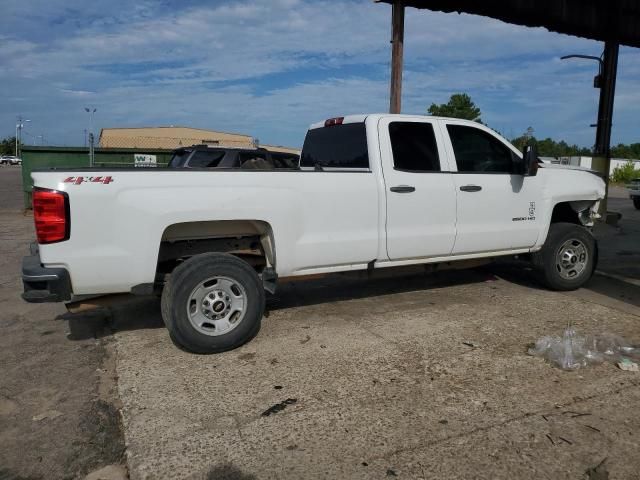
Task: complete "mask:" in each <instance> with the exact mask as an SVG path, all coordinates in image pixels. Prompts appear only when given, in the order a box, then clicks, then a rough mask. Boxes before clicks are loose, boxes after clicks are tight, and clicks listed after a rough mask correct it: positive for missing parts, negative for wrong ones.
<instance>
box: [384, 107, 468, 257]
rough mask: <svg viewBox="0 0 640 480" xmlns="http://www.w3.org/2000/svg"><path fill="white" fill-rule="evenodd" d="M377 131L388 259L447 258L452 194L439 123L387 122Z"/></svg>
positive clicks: (418, 119) (452, 215) (453, 211)
mask: <svg viewBox="0 0 640 480" xmlns="http://www.w3.org/2000/svg"><path fill="white" fill-rule="evenodd" d="M379 131H380V148H381V158H382V167H383V176H384V183H385V191H386V197H387V223H386V233H387V254H388V256H389V259H391V260H403V259H414V258H427V257H440V256H447V255H450V254H451V249H452V248H453V243H454V240H455V235H456V226H455V225H456V194H455V190H454V186H453V178H452V177H453V175H452V174H451V172H450V171H449V170H450V168H449V165H448V163H447V158H446V155H444V151H445V150H444V142H443V138H442V134H441V132H440V126H439V125H438V122H437V121H435V120H431V119H425V118H424V117H415V118H414V117H402V119H393V118H386V119H383V120H381V121H380V125H379Z"/></svg>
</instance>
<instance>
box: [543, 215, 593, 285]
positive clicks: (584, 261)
mask: <svg viewBox="0 0 640 480" xmlns="http://www.w3.org/2000/svg"><path fill="white" fill-rule="evenodd" d="M596 255H597V250H596V241H595V239H594V238H593V235H591V232H590V231H589V230H587V229H586V228H584V227H582V226H580V225H575V224H573V223H553V224H551V226H550V227H549V234H548V235H547V241H546V242H545V243H544V246H543V247H542V250H540V251H539V252H536V253H534V254H533V264H534V266H536V267H537V269H538V271H539V273H540V276H541V280H542V282H543V283H544V284H545V285H546V286H547V287H549V288H551V289H552V290H575V289H577V288H580V287H581V286H582V285H584V284H585V283H586V282H587V281H588V280H589V279H590V278H591V276H592V275H593V271H594V270H595V267H596Z"/></svg>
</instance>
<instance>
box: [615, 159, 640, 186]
mask: <svg viewBox="0 0 640 480" xmlns="http://www.w3.org/2000/svg"><path fill="white" fill-rule="evenodd" d="M638 177H640V170H636V168H635V164H634V163H633V162H632V161H631V160H629V161H628V162H627V163H625V164H624V165H621V166H619V167H616V168H614V169H613V173H612V174H611V182H612V183H628V182H630V181H631V180H633V179H634V178H638Z"/></svg>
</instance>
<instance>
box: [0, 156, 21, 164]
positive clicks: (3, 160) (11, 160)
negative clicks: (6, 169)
mask: <svg viewBox="0 0 640 480" xmlns="http://www.w3.org/2000/svg"><path fill="white" fill-rule="evenodd" d="M0 165H22V159H21V158H18V157H14V156H13V155H3V156H1V157H0Z"/></svg>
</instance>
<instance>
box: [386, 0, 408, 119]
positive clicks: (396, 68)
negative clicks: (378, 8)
mask: <svg viewBox="0 0 640 480" xmlns="http://www.w3.org/2000/svg"><path fill="white" fill-rule="evenodd" d="M391 8H392V10H391V44H392V46H391V92H390V99H389V113H400V111H401V109H402V63H403V58H402V57H403V50H404V8H405V7H404V2H403V1H402V0H395V1H394V2H393V5H392V6H391Z"/></svg>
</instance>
